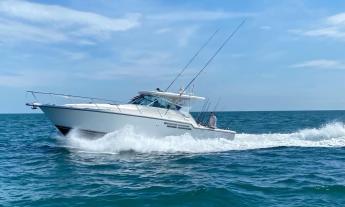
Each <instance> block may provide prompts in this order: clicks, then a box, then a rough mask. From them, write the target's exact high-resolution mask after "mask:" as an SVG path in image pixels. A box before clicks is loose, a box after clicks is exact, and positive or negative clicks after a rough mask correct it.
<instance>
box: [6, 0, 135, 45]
mask: <svg viewBox="0 0 345 207" xmlns="http://www.w3.org/2000/svg"><path fill="white" fill-rule="evenodd" d="M0 18H2V20H1V21H0V27H1V28H3V31H1V33H0V35H1V36H2V37H4V36H5V37H7V38H11V37H12V39H13V38H18V37H19V36H25V35H26V34H27V33H26V31H28V36H29V38H26V37H22V38H20V39H26V40H28V39H30V40H37V41H51V42H59V41H67V40H71V39H76V38H77V37H85V36H89V37H93V38H98V39H100V38H105V37H108V36H109V35H110V34H111V33H113V32H119V31H127V30H129V29H132V28H135V27H138V26H139V25H140V21H139V20H140V18H141V15H140V14H138V13H134V14H126V15H125V16H124V17H121V18H110V17H106V16H102V15H99V14H96V13H92V12H84V11H78V10H74V9H70V8H66V7H62V6H57V5H45V4H39V3H32V2H27V1H21V0H2V1H1V2H0ZM10 25H14V28H13V29H12V28H11V27H10ZM6 32H7V33H6ZM50 36H52V38H50ZM42 39H44V40H42ZM84 41H85V42H87V41H86V40H84Z"/></svg>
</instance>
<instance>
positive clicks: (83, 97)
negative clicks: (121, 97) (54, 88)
mask: <svg viewBox="0 0 345 207" xmlns="http://www.w3.org/2000/svg"><path fill="white" fill-rule="evenodd" d="M26 92H27V93H31V94H32V95H33V97H34V98H35V99H36V100H38V99H37V97H36V96H35V94H44V95H54V96H65V97H68V98H70V97H71V98H80V99H89V100H90V101H91V102H93V100H99V101H107V102H111V103H112V104H119V101H114V100H110V99H103V98H95V97H87V96H75V95H69V94H63V93H51V92H41V91H26Z"/></svg>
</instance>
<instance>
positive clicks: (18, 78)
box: [0, 70, 66, 88]
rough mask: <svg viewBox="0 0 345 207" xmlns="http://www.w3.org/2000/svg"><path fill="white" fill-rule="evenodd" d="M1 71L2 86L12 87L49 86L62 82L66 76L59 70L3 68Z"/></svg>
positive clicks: (0, 80)
mask: <svg viewBox="0 0 345 207" xmlns="http://www.w3.org/2000/svg"><path fill="white" fill-rule="evenodd" d="M3 71H4V72H1V73H0V86H5V87H11V88H27V87H35V86H47V85H51V84H54V83H61V82H62V81H63V80H65V79H66V77H63V76H64V74H61V72H59V71H46V70H16V72H9V71H6V70H3Z"/></svg>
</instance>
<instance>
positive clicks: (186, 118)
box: [27, 91, 235, 139]
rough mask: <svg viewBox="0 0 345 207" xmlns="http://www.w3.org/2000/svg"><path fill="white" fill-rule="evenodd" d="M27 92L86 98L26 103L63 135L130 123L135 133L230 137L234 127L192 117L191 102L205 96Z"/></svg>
mask: <svg viewBox="0 0 345 207" xmlns="http://www.w3.org/2000/svg"><path fill="white" fill-rule="evenodd" d="M28 92H29V93H31V94H32V95H33V97H38V95H49V96H57V97H64V98H67V99H71V98H79V99H80V98H82V99H89V101H88V102H84V103H74V104H62V105H57V104H52V103H40V102H38V100H36V101H34V102H31V103H27V105H28V106H31V107H32V109H37V108H40V109H41V110H42V111H43V112H44V114H45V115H46V117H47V118H48V119H49V120H50V121H51V122H52V123H53V124H54V125H55V126H56V128H57V129H58V130H59V131H60V132H61V133H62V134H63V135H67V134H68V133H69V132H70V131H71V130H72V129H77V130H78V132H80V133H82V134H83V135H85V136H92V137H99V136H102V135H104V134H106V133H109V132H113V131H117V130H121V129H123V128H125V127H126V126H131V127H133V128H134V131H135V132H136V133H138V134H143V135H147V136H153V137H165V136H178V135H183V134H190V135H191V136H193V137H195V138H216V137H218V138H227V139H233V138H234V136H235V132H234V131H230V130H225V129H218V128H210V127H208V126H205V125H203V124H201V123H199V122H197V121H196V120H195V119H194V118H193V116H192V115H191V114H190V113H189V110H190V108H191V107H190V105H191V103H192V102H195V101H198V100H204V99H205V98H203V97H199V96H193V95H188V94H179V93H172V92H163V91H141V92H139V94H138V95H137V96H135V97H134V98H132V100H131V101H130V102H128V103H126V104H118V103H114V102H110V101H108V100H103V99H98V98H90V97H81V96H72V95H65V94H55V93H44V92H37V91H28ZM96 100H97V101H105V102H107V101H108V103H100V102H97V101H96ZM94 101H96V102H94Z"/></svg>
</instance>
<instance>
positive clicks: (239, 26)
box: [180, 19, 246, 95]
mask: <svg viewBox="0 0 345 207" xmlns="http://www.w3.org/2000/svg"><path fill="white" fill-rule="evenodd" d="M245 22H246V19H244V20H243V21H242V22H241V23H240V24H239V25H238V26H237V27H236V29H235V30H234V31H233V32H232V33H231V34H230V35H229V36H228V37H227V38H226V39H225V40H224V42H223V43H222V44H221V45H220V47H219V48H218V49H217V50H216V52H215V53H214V54H213V55H212V57H211V58H210V59H209V60H208V61H207V62H206V64H205V65H204V67H203V68H202V69H201V70H200V71H199V72H198V73H197V74H196V76H194V78H193V79H192V80H191V81H190V82H189V83H188V84H187V86H186V87H185V88H184V89H183V90H182V92H181V93H180V94H181V95H182V94H183V93H184V92H185V91H186V90H187V89H188V88H189V87H190V85H191V84H192V83H193V82H194V81H195V80H196V79H197V77H198V76H199V75H200V74H201V73H202V72H203V71H204V70H205V68H207V66H208V65H209V64H210V63H211V62H212V60H213V59H214V58H215V57H216V56H217V55H218V53H219V52H220V51H221V50H222V49H223V47H224V46H225V45H226V43H228V41H229V40H230V39H231V38H232V37H233V36H234V35H235V34H236V33H237V31H238V30H239V29H240V28H241V27H242V25H243V24H244V23H245Z"/></svg>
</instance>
